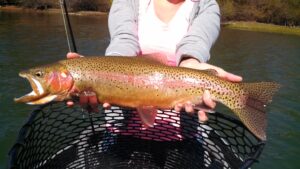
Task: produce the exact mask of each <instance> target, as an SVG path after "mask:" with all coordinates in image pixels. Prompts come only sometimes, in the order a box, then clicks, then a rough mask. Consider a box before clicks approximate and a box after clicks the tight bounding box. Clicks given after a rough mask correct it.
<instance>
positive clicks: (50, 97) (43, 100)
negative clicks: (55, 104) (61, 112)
mask: <svg viewBox="0 0 300 169" xmlns="http://www.w3.org/2000/svg"><path fill="white" fill-rule="evenodd" d="M56 98H57V95H48V96H45V97H43V98H41V99H38V100H35V101H31V102H28V103H27V104H30V105H40V104H46V103H49V102H51V101H53V100H54V99H56Z"/></svg>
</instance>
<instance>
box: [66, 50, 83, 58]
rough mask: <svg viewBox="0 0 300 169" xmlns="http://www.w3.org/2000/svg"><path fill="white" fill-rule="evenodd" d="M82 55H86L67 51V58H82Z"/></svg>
mask: <svg viewBox="0 0 300 169" xmlns="http://www.w3.org/2000/svg"><path fill="white" fill-rule="evenodd" d="M80 57H84V56H82V55H80V54H78V53H75V52H68V53H67V59H74V58H80Z"/></svg>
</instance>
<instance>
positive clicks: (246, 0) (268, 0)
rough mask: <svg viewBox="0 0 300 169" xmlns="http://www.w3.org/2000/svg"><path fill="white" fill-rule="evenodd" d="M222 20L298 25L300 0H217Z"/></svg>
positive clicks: (299, 23)
mask: <svg viewBox="0 0 300 169" xmlns="http://www.w3.org/2000/svg"><path fill="white" fill-rule="evenodd" d="M218 3H219V5H220V8H221V12H222V20H223V21H232V20H234V21H256V22H263V23H273V24H277V25H286V26H299V25H300V0H218Z"/></svg>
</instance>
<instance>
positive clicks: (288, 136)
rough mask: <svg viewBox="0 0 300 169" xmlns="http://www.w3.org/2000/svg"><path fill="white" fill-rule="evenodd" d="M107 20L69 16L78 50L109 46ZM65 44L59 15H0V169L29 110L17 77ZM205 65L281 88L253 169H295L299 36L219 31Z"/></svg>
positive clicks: (60, 53) (54, 56) (25, 88)
mask: <svg viewBox="0 0 300 169" xmlns="http://www.w3.org/2000/svg"><path fill="white" fill-rule="evenodd" d="M106 20H107V18H106V16H93V17H92V16H89V17H83V16H71V22H72V24H73V27H74V28H73V29H74V33H75V38H76V41H77V46H78V50H79V52H80V53H81V54H83V55H103V54H104V51H105V48H106V47H107V45H108V39H109V38H108V31H107V22H106ZM67 51H68V48H67V43H66V37H65V33H64V27H63V22H62V18H61V16H60V15H58V14H32V13H18V12H16V13H7V12H1V11H0V77H1V81H0V86H1V87H0V152H1V154H0V168H7V163H8V157H7V153H8V151H9V149H10V147H11V146H12V145H13V143H14V142H15V140H16V137H17V135H18V131H19V129H20V128H21V126H22V124H23V123H24V122H25V121H26V119H27V117H28V115H29V114H30V111H31V110H32V108H33V107H32V106H28V105H24V104H15V103H14V102H13V98H14V97H16V96H21V95H23V94H24V93H27V92H29V91H30V87H29V85H28V83H27V82H26V81H25V80H23V79H21V78H19V77H18V72H19V71H20V70H22V69H24V68H29V67H32V66H35V65H40V64H43V63H50V62H53V61H56V60H59V59H63V58H64V57H65V54H66V53H67ZM210 63H212V64H215V65H218V66H221V67H222V68H224V69H226V70H228V71H231V72H233V73H236V74H239V75H242V76H243V77H244V81H262V80H264V81H265V80H268V81H277V82H279V83H281V84H282V85H283V88H282V89H281V90H280V91H279V93H278V94H277V95H276V97H275V98H274V102H273V103H272V104H271V106H270V107H269V109H268V111H269V112H268V113H269V125H268V133H267V134H268V142H267V146H266V147H265V149H264V150H263V153H262V155H261V156H260V159H259V160H260V163H258V164H255V165H254V166H253V168H261V169H264V168H278V169H279V168H285V169H293V168H300V162H299V160H298V159H299V158H298V155H299V154H300V142H299V138H300V113H299V109H300V104H299V103H300V96H299V95H300V92H299V86H300V76H299V72H300V37H298V36H289V35H279V34H272V33H257V32H249V31H238V30H229V29H224V30H222V32H221V35H220V38H219V39H218V41H217V43H216V45H215V46H214V48H213V50H212V57H211V60H210Z"/></svg>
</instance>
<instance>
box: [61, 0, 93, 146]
mask: <svg viewBox="0 0 300 169" xmlns="http://www.w3.org/2000/svg"><path fill="white" fill-rule="evenodd" d="M59 1H60V8H61V12H62V18H63V21H64V27H65V32H66V37H67V43H68V48H69V52H72V49H71V44H72V47H73V52H76V53H77V48H76V43H75V39H74V35H73V30H72V26H71V23H70V19H69V13H68V9H67V5H66V1H65V0H59ZM70 40H71V42H70ZM88 112H89V120H90V123H91V127H92V132H93V135H96V131H95V127H94V122H93V117H92V113H91V111H89V109H88ZM93 138H95V137H92V139H93ZM96 148H97V149H99V148H98V144H96Z"/></svg>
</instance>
